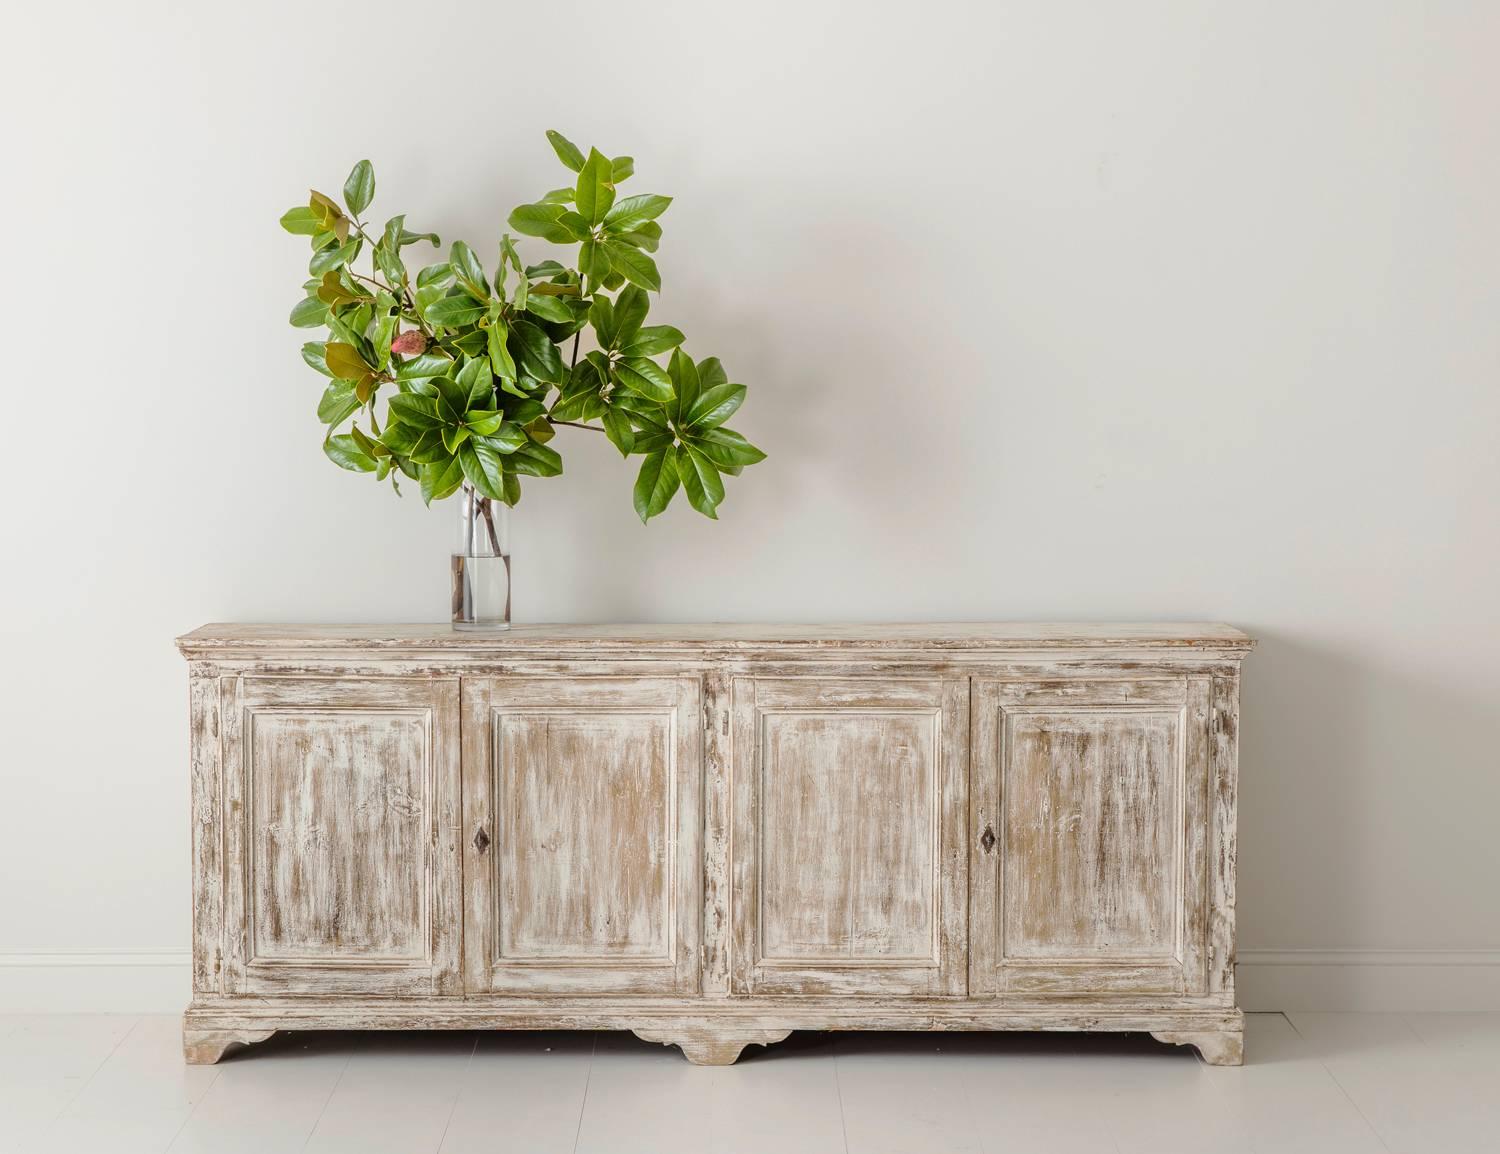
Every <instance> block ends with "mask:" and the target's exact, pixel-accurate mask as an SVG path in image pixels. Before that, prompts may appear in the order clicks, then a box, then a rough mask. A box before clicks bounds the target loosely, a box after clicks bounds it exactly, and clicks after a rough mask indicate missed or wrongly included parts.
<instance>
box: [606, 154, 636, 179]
mask: <svg viewBox="0 0 1500 1154" xmlns="http://www.w3.org/2000/svg"><path fill="white" fill-rule="evenodd" d="M609 173H610V178H611V179H612V180H613V181H614V182H615V183H616V184H619V183H620V181H622V180H628V179H630V178H631V177H632V176H634V175H635V157H633V156H617V157H615V158H614V159H613V160H611V161H610V162H609Z"/></svg>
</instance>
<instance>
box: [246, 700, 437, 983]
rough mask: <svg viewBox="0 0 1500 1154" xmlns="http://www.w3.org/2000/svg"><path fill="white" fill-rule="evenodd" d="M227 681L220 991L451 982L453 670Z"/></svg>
mask: <svg viewBox="0 0 1500 1154" xmlns="http://www.w3.org/2000/svg"><path fill="white" fill-rule="evenodd" d="M220 684H221V709H222V717H223V736H222V749H223V773H224V813H223V820H224V845H225V853H224V862H225V868H224V913H225V916H224V925H225V927H226V929H225V937H226V941H225V952H224V964H225V982H224V985H225V990H226V991H227V992H228V993H231V994H256V993H266V994H276V993H291V994H304V993H305V994H336V993H351V994H373V995H385V994H390V995H399V994H434V993H450V992H452V993H456V992H458V990H459V970H458V940H459V935H458V926H459V922H458V918H459V909H460V889H459V858H458V846H457V836H456V830H455V826H456V824H457V822H458V818H459V800H458V784H459V782H458V738H459V731H458V681H457V680H456V679H451V680H443V679H427V678H420V679H418V678H411V679H407V678H375V679H366V680H345V679H333V678H310V677H251V676H246V677H226V678H224V679H222V681H221V683H220Z"/></svg>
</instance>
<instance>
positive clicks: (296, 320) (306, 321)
mask: <svg viewBox="0 0 1500 1154" xmlns="http://www.w3.org/2000/svg"><path fill="white" fill-rule="evenodd" d="M289 319H290V320H291V322H292V324H293V325H295V326H296V327H297V328H299V329H315V328H317V327H318V326H319V325H324V324H327V323H328V306H327V305H325V304H324V303H323V302H322V301H320V300H318V298H317V297H304V298H303V299H302V300H300V301H298V302H297V303H296V304H295V305H293V306H292V315H291V317H290V318H289Z"/></svg>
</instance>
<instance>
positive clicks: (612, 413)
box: [601, 409, 635, 457]
mask: <svg viewBox="0 0 1500 1154" xmlns="http://www.w3.org/2000/svg"><path fill="white" fill-rule="evenodd" d="M601 419H602V421H603V423H604V433H605V435H606V436H607V437H609V439H610V442H611V443H612V444H613V445H614V447H615V448H617V449H619V450H620V456H622V457H628V456H630V450H631V449H633V448H635V427H634V426H633V425H632V424H631V423H630V418H629V417H627V416H626V415H625V414H624V413H623V412H620V411H619V410H618V409H606V410H605V411H604V416H603V417H602V418H601Z"/></svg>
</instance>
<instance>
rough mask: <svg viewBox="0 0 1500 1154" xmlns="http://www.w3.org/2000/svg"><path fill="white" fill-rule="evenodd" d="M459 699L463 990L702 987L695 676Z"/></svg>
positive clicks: (569, 683) (532, 684) (484, 683)
mask: <svg viewBox="0 0 1500 1154" xmlns="http://www.w3.org/2000/svg"><path fill="white" fill-rule="evenodd" d="M464 699H465V719H466V720H465V739H466V760H465V801H466V809H467V812H468V815H469V816H468V821H467V823H466V824H467V826H468V831H467V849H466V855H467V858H466V861H467V870H468V891H469V901H468V911H469V912H468V920H467V924H466V927H465V929H466V935H465V941H466V954H467V975H466V981H467V985H468V988H469V990H470V991H471V992H477V991H485V992H490V993H505V992H512V993H514V992H522V991H528V990H545V989H550V990H558V991H568V990H572V991H578V990H592V991H595V992H632V993H647V992H655V991H678V992H683V993H686V992H690V991H694V990H696V989H697V987H698V980H699V972H700V964H701V959H700V957H699V925H700V921H701V916H702V908H701V906H700V904H699V903H700V901H701V898H700V895H701V892H702V891H701V885H700V876H701V851H700V844H701V836H702V835H701V829H702V826H701V822H702V814H701V804H700V799H701V796H702V728H701V726H702V719H701V716H700V713H699V711H700V708H701V706H700V701H701V690H700V686H699V683H698V681H697V680H696V679H691V678H683V679H677V680H653V679H634V680H624V679H611V678H598V679H589V678H578V679H569V680H553V681H545V682H541V681H532V680H526V679H516V680H507V679H503V678H493V679H480V680H470V681H468V682H466V684H465V686H464ZM480 831H484V836H483V838H481V837H480V836H479V835H480ZM486 843H488V844H486Z"/></svg>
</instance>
